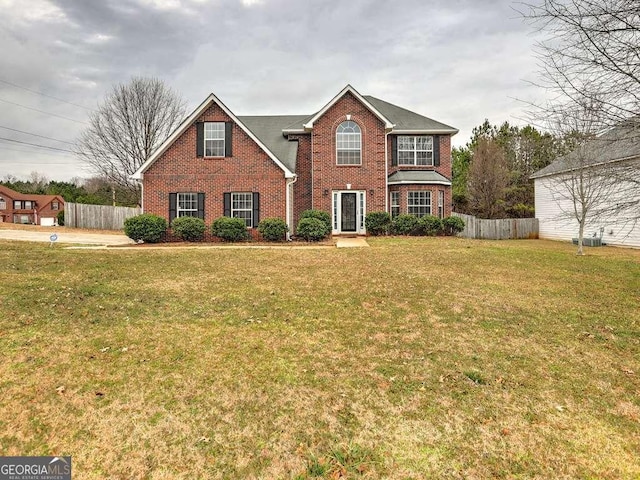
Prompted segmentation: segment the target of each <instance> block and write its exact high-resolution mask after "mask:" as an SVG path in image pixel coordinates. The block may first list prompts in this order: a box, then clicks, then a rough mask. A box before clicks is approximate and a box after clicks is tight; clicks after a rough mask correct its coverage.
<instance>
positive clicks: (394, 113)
mask: <svg viewBox="0 0 640 480" xmlns="http://www.w3.org/2000/svg"><path fill="white" fill-rule="evenodd" d="M364 98H365V99H366V100H367V101H368V102H369V103H370V104H371V105H372V106H373V107H374V108H376V109H377V110H378V111H379V112H380V113H381V114H382V115H384V116H385V117H387V119H389V120H390V121H391V123H393V124H395V127H394V130H420V131H429V132H433V133H452V134H453V133H458V130H457V129H455V128H453V127H451V126H449V125H446V124H444V123H441V122H438V121H436V120H433V119H431V118H428V117H424V116H422V115H418V114H417V113H415V112H412V111H411V110H407V109H406V108H402V107H398V106H397V105H393V104H392V103H388V102H385V101H384V100H380V99H379V98H376V97H372V96H371V95H364Z"/></svg>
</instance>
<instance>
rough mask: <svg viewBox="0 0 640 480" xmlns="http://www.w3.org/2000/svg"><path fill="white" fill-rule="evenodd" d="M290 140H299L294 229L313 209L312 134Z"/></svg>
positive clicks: (290, 137) (297, 136) (294, 186)
mask: <svg viewBox="0 0 640 480" xmlns="http://www.w3.org/2000/svg"><path fill="white" fill-rule="evenodd" d="M288 138H289V140H294V139H297V140H298V156H297V160H296V174H297V175H298V180H297V181H296V183H294V184H293V228H294V229H295V227H296V225H298V221H299V220H300V214H301V213H302V212H304V211H305V210H309V209H310V208H311V190H312V185H311V134H307V135H289V137H288Z"/></svg>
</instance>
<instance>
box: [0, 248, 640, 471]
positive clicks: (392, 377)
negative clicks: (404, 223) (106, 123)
mask: <svg viewBox="0 0 640 480" xmlns="http://www.w3.org/2000/svg"><path fill="white" fill-rule="evenodd" d="M370 244H371V248H369V249H340V250H337V249H321V250H291V251H283V250H172V249H167V250H149V251H135V252H131V251H110V250H100V251H69V250H63V249H59V248H54V249H49V248H47V247H46V246H38V245H32V244H28V245H26V244H16V243H9V242H7V243H3V244H2V246H3V248H2V250H1V251H0V271H1V272H2V278H3V282H2V283H0V294H1V298H2V303H1V304H0V353H2V357H1V359H0V389H1V391H2V395H1V396H0V427H1V429H0V451H1V452H2V454H5V455H18V454H20V455H37V454H69V455H72V456H73V458H74V469H75V473H76V475H77V476H78V478H96V479H97V478H105V477H107V476H108V477H111V478H123V479H124V478H140V479H142V478H150V479H160V478H291V479H309V478H341V477H344V478H402V479H407V478H416V479H417V478H425V477H436V478H442V477H451V478H516V477H523V478H536V477H537V478H552V477H553V478H575V477H581V478H588V477H595V478H634V477H637V476H638V475H640V466H639V464H638V461H637V452H638V451H640V440H639V436H638V431H639V430H640V429H639V423H638V412H639V410H640V382H639V380H638V375H639V373H638V372H640V355H639V353H640V313H639V312H640V299H639V296H638V293H637V292H638V291H640V252H636V251H629V250H623V249H612V248H602V249H592V250H590V251H589V252H590V253H591V255H589V256H586V257H580V258H577V257H575V255H574V254H573V248H572V246H570V245H566V244H561V243H554V242H543V241H517V242H477V241H467V240H461V239H448V238H419V239H405V238H387V239H371V240H370Z"/></svg>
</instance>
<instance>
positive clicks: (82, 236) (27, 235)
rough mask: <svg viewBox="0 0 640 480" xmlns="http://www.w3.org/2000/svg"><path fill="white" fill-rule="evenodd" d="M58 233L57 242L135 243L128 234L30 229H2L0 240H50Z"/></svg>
mask: <svg viewBox="0 0 640 480" xmlns="http://www.w3.org/2000/svg"><path fill="white" fill-rule="evenodd" d="M54 233H55V234H56V235H57V237H58V238H57V240H56V243H76V244H83V245H125V244H128V243H134V242H133V240H131V239H130V238H129V237H127V236H126V235H113V234H106V233H77V232H33V231H29V230H6V229H1V230H0V240H20V241H27V242H50V241H51V240H50V236H51V235H52V234H54Z"/></svg>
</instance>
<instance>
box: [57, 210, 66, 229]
mask: <svg viewBox="0 0 640 480" xmlns="http://www.w3.org/2000/svg"><path fill="white" fill-rule="evenodd" d="M56 217H57V220H58V225H60V226H61V227H64V210H60V211H59V212H58V215H56Z"/></svg>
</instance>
